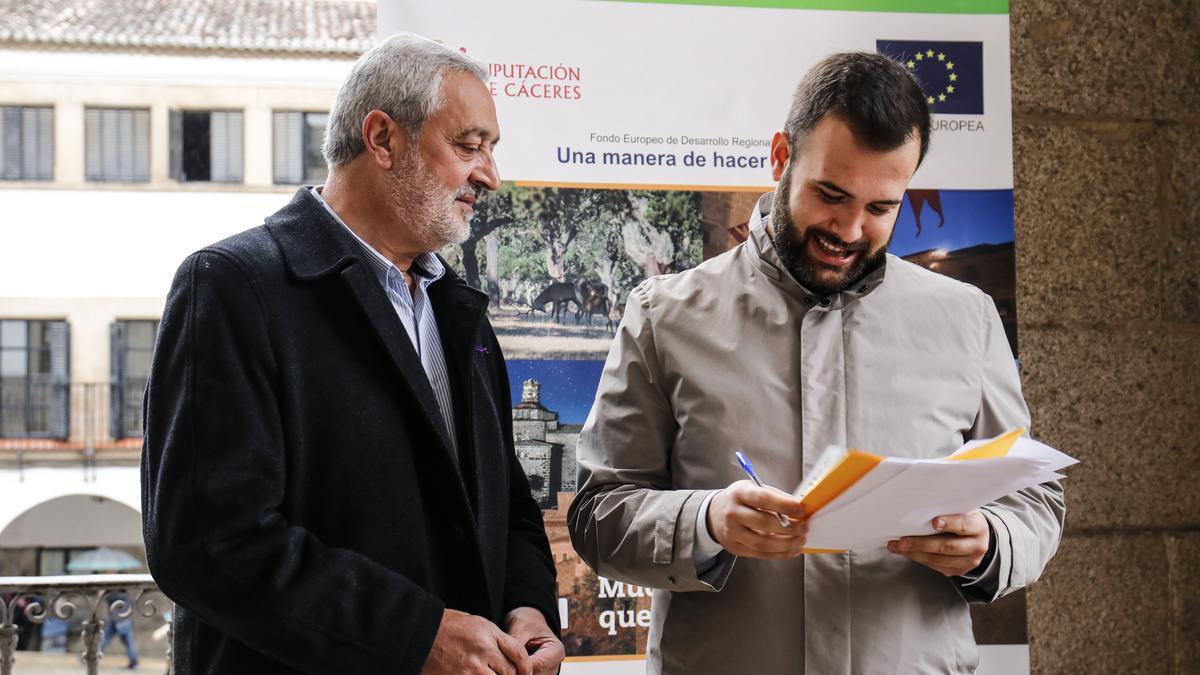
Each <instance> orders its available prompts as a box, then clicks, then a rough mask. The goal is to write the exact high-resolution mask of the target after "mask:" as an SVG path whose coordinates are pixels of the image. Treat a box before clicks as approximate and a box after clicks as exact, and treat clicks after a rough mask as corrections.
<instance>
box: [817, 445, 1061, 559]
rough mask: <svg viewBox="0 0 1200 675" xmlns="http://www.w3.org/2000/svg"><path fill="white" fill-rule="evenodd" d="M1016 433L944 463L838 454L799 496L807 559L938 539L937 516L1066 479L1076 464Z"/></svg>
mask: <svg viewBox="0 0 1200 675" xmlns="http://www.w3.org/2000/svg"><path fill="white" fill-rule="evenodd" d="M1024 431H1025V430H1024V429H1014V430H1012V431H1009V432H1008V433H1005V434H1003V435H1001V436H998V437H996V438H994V439H991V440H987V441H972V442H970V443H967V444H966V445H964V446H963V447H961V448H959V449H958V450H957V451H955V452H954V453H953V454H951V455H950V456H949V457H946V458H943V459H905V458H902V457H884V456H880V455H874V454H871V453H867V452H862V451H859V450H848V451H838V450H834V451H832V452H830V453H829V455H828V456H824V455H823V456H822V458H821V459H819V460H818V462H817V465H816V466H815V467H814V470H813V471H812V472H810V476H811V478H810V479H807V480H805V481H804V483H802V484H801V486H800V487H799V488H797V490H796V492H795V494H796V496H797V497H800V498H801V502H802V503H803V504H804V507H805V512H806V513H809V514H812V515H811V518H810V519H809V528H810V529H809V534H808V542H807V547H808V548H807V552H809V553H820V552H828V551H840V550H854V549H863V548H876V547H881V546H884V545H886V544H887V542H888V541H889V540H891V539H896V538H898V537H902V536H906V535H926V534H934V533H935V530H934V529H933V526H932V525H931V521H932V519H933V518H934V517H935V516H940V515H944V514H952V513H967V512H969V511H972V510H974V509H977V508H979V507H980V506H983V505H984V504H987V503H988V502H991V501H994V500H996V499H998V498H1000V497H1003V496H1004V495H1007V494H1010V493H1012V492H1016V491H1017V490H1021V489H1023V488H1027V487H1030V486H1033V485H1037V484H1039V483H1044V482H1046V481H1051V480H1057V479H1059V478H1064V476H1063V475H1062V474H1060V473H1058V471H1059V470H1060V469H1063V468H1065V467H1068V466H1071V465H1072V464H1076V463H1077V460H1075V459H1074V458H1072V457H1069V456H1068V455H1065V454H1063V453H1061V452H1059V451H1057V450H1055V449H1054V448H1051V447H1050V446H1047V445H1045V444H1042V443H1039V442H1037V441H1035V440H1032V439H1029V438H1025V437H1023V436H1022V434H1023V433H1024Z"/></svg>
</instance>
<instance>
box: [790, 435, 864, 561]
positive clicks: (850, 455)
mask: <svg viewBox="0 0 1200 675" xmlns="http://www.w3.org/2000/svg"><path fill="white" fill-rule="evenodd" d="M882 461H883V457H881V456H879V455H872V454H871V453H869V452H863V451H862V450H849V451H847V452H846V456H845V457H843V458H842V461H841V462H839V463H838V465H837V466H835V467H833V470H832V471H830V472H829V474H828V475H827V476H825V477H824V478H822V479H821V482H819V483H817V484H816V486H815V487H813V489H812V490H809V492H808V494H806V495H804V498H803V499H801V500H800V503H801V504H803V505H804V512H805V513H806V514H808V515H810V516H811V515H812V514H814V513H816V512H817V511H819V510H820V509H821V507H823V506H825V505H826V504H828V503H829V502H831V501H833V500H834V499H836V498H837V496H838V495H840V494H842V493H843V492H845V491H846V490H847V489H849V488H850V486H851V485H854V484H855V483H857V482H858V481H859V479H860V478H862V477H863V476H865V475H867V474H868V473H869V472H870V471H871V469H874V468H875V467H876V466H878V465H879V463H880V462H882ZM804 553H806V554H813V553H842V551H841V550H839V549H824V548H806V549H804Z"/></svg>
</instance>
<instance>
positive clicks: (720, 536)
mask: <svg viewBox="0 0 1200 675" xmlns="http://www.w3.org/2000/svg"><path fill="white" fill-rule="evenodd" d="M735 457H736V458H737V460H738V465H739V466H741V467H742V470H743V471H744V472H745V473H746V474H747V475H748V476H750V480H741V481H737V482H735V483H733V484H732V485H730V486H729V487H727V488H725V489H724V490H721V491H720V492H718V493H717V494H716V495H715V496H714V497H713V498H712V500H711V501H710V502H709V505H708V514H707V518H706V520H707V525H708V531H709V533H710V534H712V536H713V539H715V540H716V541H717V543H718V544H720V545H721V547H722V548H724V549H725V550H726V551H728V552H730V553H732V554H734V555H737V556H744V557H750V558H762V559H765V560H783V559H786V558H794V557H796V556H798V555H800V554H801V553H802V552H803V549H804V544H805V542H806V541H807V539H808V520H807V519H806V518H805V517H804V506H803V505H802V504H801V503H800V500H799V499H797V498H796V497H794V496H792V495H790V494H788V493H786V492H783V491H781V490H777V489H775V488H773V487H768V486H765V485H763V484H762V481H761V480H759V479H758V476H757V475H756V474H755V473H754V467H753V466H751V465H750V462H749V461H747V460H746V458H745V456H744V455H741V453H735ZM789 519H790V520H789Z"/></svg>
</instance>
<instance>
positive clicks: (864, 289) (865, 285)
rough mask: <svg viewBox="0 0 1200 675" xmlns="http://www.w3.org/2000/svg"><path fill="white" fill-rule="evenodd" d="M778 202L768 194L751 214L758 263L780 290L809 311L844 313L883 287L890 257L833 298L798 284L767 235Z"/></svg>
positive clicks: (773, 196)
mask: <svg viewBox="0 0 1200 675" xmlns="http://www.w3.org/2000/svg"><path fill="white" fill-rule="evenodd" d="M774 198H775V193H773V192H768V193H766V194H764V195H763V196H761V197H759V198H758V202H757V203H756V204H755V205H754V208H753V209H752V210H751V213H750V220H749V222H748V226H749V229H750V239H749V241H750V244H751V245H752V247H753V250H754V253H755V255H754V262H755V264H756V266H757V267H758V269H759V270H760V271H762V272H763V273H764V274H766V275H767V277H768V278H770V279H771V282H772V283H774V284H775V286H776V287H778V288H779V289H780V290H782V291H784V292H785V293H787V294H789V295H794V296H796V297H798V298H800V299H801V300H803V301H804V304H805V305H807V306H809V307H813V308H819V309H840V308H842V307H845V306H846V305H849V304H851V303H853V302H854V301H856V300H858V299H860V298H863V297H866V296H867V295H869V294H870V293H871V292H873V291H874V290H875V289H876V288H878V287H879V286H881V285H882V284H883V281H884V278H885V277H886V273H887V266H888V260H887V259H888V258H890V257H891V256H890V255H889V256H885V258H884V263H883V264H882V265H880V266H879V269H877V270H874V271H872V272H871V273H870V274H868V275H867V276H866V277H863V278H862V279H861V280H860V281H859V282H858V283H857V284H854V285H853V286H851V287H849V288H846V289H844V290H842V291H840V292H838V293H834V294H833V295H830V296H824V295H819V294H817V293H814V292H813V291H810V290H809V289H808V288H806V287H805V286H804V285H803V284H801V283H800V282H799V281H796V278H795V277H793V276H792V274H791V272H788V270H787V267H785V266H784V264H783V261H782V260H780V258H779V252H778V251H776V250H775V243H774V242H773V241H772V240H771V235H770V233H769V232H767V221H768V219H769V218H768V216H769V214H770V213H771V204H772V201H773V200H774Z"/></svg>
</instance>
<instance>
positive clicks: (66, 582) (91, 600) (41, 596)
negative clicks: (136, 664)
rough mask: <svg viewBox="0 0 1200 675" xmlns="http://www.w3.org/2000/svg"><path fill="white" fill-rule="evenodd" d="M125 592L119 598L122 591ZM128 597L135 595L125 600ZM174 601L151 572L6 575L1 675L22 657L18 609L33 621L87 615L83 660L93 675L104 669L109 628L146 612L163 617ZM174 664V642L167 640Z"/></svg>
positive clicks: (1, 593)
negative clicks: (104, 644) (103, 648)
mask: <svg viewBox="0 0 1200 675" xmlns="http://www.w3.org/2000/svg"><path fill="white" fill-rule="evenodd" d="M118 593H125V594H126V596H122V597H120V598H118V596H117V595H116V594H118ZM125 597H128V598H129V599H128V600H126V599H124V598H125ZM170 607H171V603H170V601H169V600H167V599H166V597H165V596H163V595H162V593H160V592H159V590H158V586H156V585H155V583H154V579H152V578H151V577H150V575H149V574H97V575H91V576H86V577H79V576H59V577H0V675H12V672H13V666H14V664H15V663H16V656H17V637H18V634H17V631H18V630H19V629H18V627H17V625H16V622H17V619H18V613H21V614H23V618H24V619H26V620H28V621H29V623H30V624H33V625H40V624H42V623H44V622H45V621H46V620H47V619H49V618H56V619H61V620H63V621H68V620H70V619H71V617H73V616H81V617H82V618H83V630H82V633H81V636H82V638H83V654H82V658H83V664H84V667H85V668H86V672H87V673H88V675H96V674H97V673H99V670H100V660H101V659H102V658H104V654H103V653H102V652H101V651H100V644H101V641H102V640H103V639H104V629H105V626H106V625H108V624H110V623H111V622H113V621H120V620H122V619H128V618H130V617H131V616H132V615H133V613H134V612H137V613H138V614H140V615H141V616H144V617H148V618H153V617H161V616H162V615H163V611H164V610H167V609H169V608H170ZM167 644H168V647H167V654H168V657H167V660H168V662H170V646H169V645H170V640H168V641H167Z"/></svg>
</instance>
